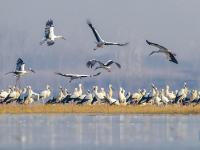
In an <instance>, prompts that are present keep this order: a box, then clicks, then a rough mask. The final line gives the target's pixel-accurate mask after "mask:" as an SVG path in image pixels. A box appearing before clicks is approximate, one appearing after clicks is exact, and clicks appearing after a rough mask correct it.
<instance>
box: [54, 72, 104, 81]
mask: <svg viewBox="0 0 200 150" xmlns="http://www.w3.org/2000/svg"><path fill="white" fill-rule="evenodd" d="M55 74H56V75H60V76H63V77H67V78H70V80H69V82H70V83H71V82H72V80H75V79H82V78H87V77H96V76H99V75H100V74H101V72H98V73H97V74H94V75H83V74H82V75H81V74H63V73H60V72H55Z"/></svg>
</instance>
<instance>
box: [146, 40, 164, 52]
mask: <svg viewBox="0 0 200 150" xmlns="http://www.w3.org/2000/svg"><path fill="white" fill-rule="evenodd" d="M146 42H147V44H149V45H151V46H154V47H157V48H159V49H162V50H166V51H168V49H167V48H165V47H164V46H161V45H159V44H156V43H152V42H149V41H148V40H146Z"/></svg>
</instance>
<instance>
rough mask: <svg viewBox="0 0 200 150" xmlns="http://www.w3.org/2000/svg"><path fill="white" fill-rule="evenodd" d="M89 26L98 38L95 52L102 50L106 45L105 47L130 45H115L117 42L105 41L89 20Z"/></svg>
mask: <svg viewBox="0 0 200 150" xmlns="http://www.w3.org/2000/svg"><path fill="white" fill-rule="evenodd" d="M87 24H88V26H89V27H90V28H91V30H92V32H93V34H94V36H95V38H96V47H95V48H94V49H93V50H97V48H102V47H103V46H104V45H105V46H109V45H117V46H125V45H128V44H129V43H128V42H127V43H115V42H107V41H104V40H103V39H102V38H101V36H100V35H99V33H98V32H97V30H96V29H95V28H94V26H93V25H92V23H91V22H90V21H89V20H87Z"/></svg>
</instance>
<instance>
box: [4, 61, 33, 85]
mask: <svg viewBox="0 0 200 150" xmlns="http://www.w3.org/2000/svg"><path fill="white" fill-rule="evenodd" d="M30 72H32V73H35V71H34V70H33V69H31V68H28V69H27V70H26V68H25V63H24V61H23V60H22V59H21V58H19V59H18V60H17V63H16V69H15V71H11V72H8V73H6V75H8V74H14V75H15V76H16V86H17V83H18V82H19V86H20V78H21V77H22V76H24V75H26V74H29V73H30Z"/></svg>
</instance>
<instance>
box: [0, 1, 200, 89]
mask: <svg viewBox="0 0 200 150" xmlns="http://www.w3.org/2000/svg"><path fill="white" fill-rule="evenodd" d="M199 8H200V1H199V0H190V1H188V0H167V1H166V0H101V1H97V0H57V1H55V0H34V1H33V0H17V1H15V0H1V5H0V18H1V21H0V62H1V63H0V73H1V75H2V76H3V74H4V73H6V72H8V71H11V70H13V69H15V62H16V60H17V58H18V57H22V58H23V59H24V61H25V62H26V63H27V64H28V65H29V66H31V67H32V68H34V69H35V70H36V71H37V73H36V74H34V75H30V76H28V77H25V78H24V79H23V80H22V82H23V85H26V84H31V85H32V86H33V87H34V88H36V87H38V88H43V87H45V85H46V83H49V84H50V85H52V86H54V87H55V88H56V87H57V86H59V85H60V84H61V85H66V84H67V81H68V80H65V79H64V78H62V77H58V76H55V75H54V72H55V71H61V72H64V73H80V74H81V73H83V74H86V73H93V71H92V70H90V69H87V68H86V67H85V63H86V61H87V60H88V59H92V58H97V59H100V60H107V59H113V60H115V61H118V62H119V63H121V65H122V69H121V70H119V69H117V68H115V67H114V68H113V72H112V73H107V72H105V71H104V73H103V74H102V75H101V76H100V77H98V78H94V79H86V80H83V81H82V83H85V85H88V86H90V85H92V84H98V85H100V86H107V85H108V83H112V84H114V85H115V86H116V87H119V86H125V87H126V88H127V89H135V88H144V87H149V86H150V84H151V82H154V83H156V84H158V85H159V86H164V84H170V85H172V86H173V87H174V88H179V87H180V86H181V85H182V84H183V82H184V81H189V84H191V86H194V87H196V88H198V87H199V77H198V75H199V73H200V71H199V65H200V60H199V55H200V28H199V27H200V19H199V14H200V9H199ZM49 18H52V19H53V20H54V24H55V33H58V34H62V35H64V36H65V37H66V39H67V40H66V41H62V40H61V41H57V43H56V44H55V45H54V46H52V47H47V46H40V45H39V42H40V40H41V38H42V37H43V33H44V25H45V22H46V21H47V19H49ZM87 19H90V20H91V21H92V22H93V24H94V25H95V26H96V28H97V29H98V31H99V32H100V34H101V35H102V36H103V38H104V39H106V40H109V41H122V42H126V41H129V42H130V44H129V45H128V46H126V47H107V48H103V49H99V50H98V51H96V52H94V51H93V50H92V49H93V48H94V46H95V44H94V41H95V39H94V37H93V34H92V32H91V31H90V29H89V28H88V26H87V24H86V20H87ZM146 39H148V40H150V41H153V42H157V43H160V44H162V45H164V46H165V47H168V48H170V49H172V50H173V51H174V52H175V53H176V54H177V55H178V56H177V59H178V60H179V63H180V64H179V65H175V64H172V63H170V62H168V61H167V60H165V59H164V56H159V55H155V56H152V57H149V56H148V54H149V53H150V52H151V51H152V50H154V48H153V47H149V46H147V44H146V43H145V40H146ZM78 82H79V81H77V82H74V84H72V87H73V86H76V85H77V83H78ZM14 83H15V79H14V78H12V76H8V77H3V78H2V79H1V80H0V86H1V88H3V87H7V86H8V85H11V84H14Z"/></svg>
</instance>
